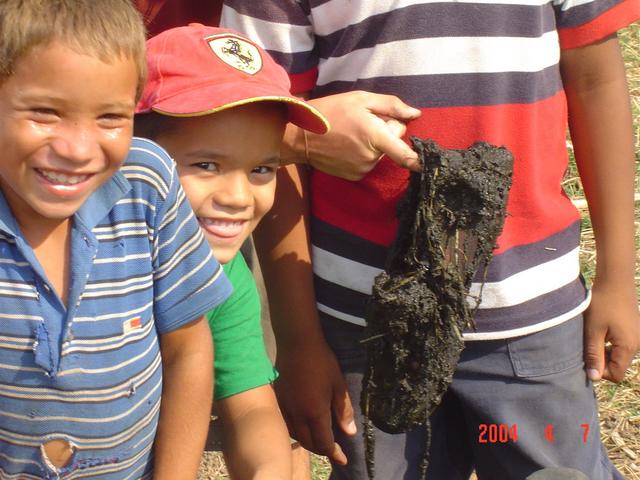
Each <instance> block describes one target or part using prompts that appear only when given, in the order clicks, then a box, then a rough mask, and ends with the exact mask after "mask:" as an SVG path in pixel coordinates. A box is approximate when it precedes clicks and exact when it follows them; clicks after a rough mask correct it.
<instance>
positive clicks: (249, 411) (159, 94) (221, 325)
mask: <svg viewBox="0 0 640 480" xmlns="http://www.w3.org/2000/svg"><path fill="white" fill-rule="evenodd" d="M147 63H148V68H149V79H148V81H147V84H146V85H145V88H144V92H143V94H142V98H141V100H140V102H139V103H138V107H137V113H138V115H136V120H135V131H136V134H140V135H142V136H146V137H149V138H152V139H154V140H156V141H157V142H158V143H160V145H162V146H163V147H164V148H166V149H167V151H168V152H169V153H170V154H171V155H172V156H173V157H174V160H175V162H176V168H177V171H178V174H179V175H180V181H181V183H182V186H183V188H184V190H185V193H186V195H187V198H188V199H189V202H190V203H191V206H192V207H193V210H194V213H195V215H196V217H197V218H198V221H199V223H200V226H201V228H202V230H203V232H204V235H205V238H206V239H207V240H208V242H209V244H210V246H211V248H212V249H213V252H214V255H215V256H216V258H217V259H218V260H219V261H220V262H221V263H222V264H224V271H225V273H226V274H227V276H228V278H229V280H230V282H231V283H232V285H233V289H234V291H233V295H232V296H231V297H230V298H229V299H228V300H227V301H226V302H225V303H224V304H222V305H221V306H220V307H217V308H215V309H213V310H211V311H210V312H207V315H206V317H207V319H208V321H209V325H210V327H211V331H212V332H213V338H214V344H215V392H214V394H215V401H216V407H217V412H218V413H219V417H220V422H216V423H217V424H218V425H219V424H222V425H224V429H223V430H224V431H223V433H224V438H223V451H224V454H225V459H226V462H227V466H228V468H229V472H230V474H231V476H232V478H241V479H249V478H251V479H258V478H265V479H270V480H276V479H283V480H288V479H291V478H292V470H293V472H294V475H301V476H294V478H307V475H308V474H309V473H308V470H309V469H308V465H306V464H305V467H306V469H307V472H306V475H304V472H300V471H297V470H296V467H298V466H299V465H298V463H299V462H296V461H295V460H299V456H300V453H299V452H300V450H296V452H298V453H297V454H296V455H295V456H294V462H293V466H292V465H291V464H292V462H291V460H292V454H291V441H290V439H289V435H288V433H287V428H286V425H285V423H284V421H283V418H282V415H281V413H280V410H279V408H278V404H277V401H276V397H275V394H274V392H273V389H272V387H271V383H272V382H273V381H274V380H275V378H276V371H275V369H274V368H273V366H272V364H271V362H270V360H269V358H268V356H267V354H266V351H265V345H264V341H263V335H262V328H261V324H260V320H261V319H260V299H259V296H258V292H257V289H256V285H255V282H254V280H253V277H252V274H251V271H250V270H249V268H248V267H247V265H246V263H245V261H244V259H243V258H242V254H241V253H240V251H239V250H240V247H241V246H242V244H243V242H244V241H245V240H246V239H247V238H248V237H249V235H251V233H252V232H253V230H254V229H255V228H256V226H257V225H258V222H260V220H261V219H262V218H263V217H264V216H265V214H266V213H267V212H268V211H269V209H270V208H271V205H272V203H273V198H274V193H275V189H276V171H277V169H278V167H279V165H280V163H281V154H280V146H281V143H282V137H283V135H284V132H285V127H286V125H287V123H288V122H291V124H294V125H297V126H299V127H300V128H301V129H304V131H307V130H309V131H311V132H315V133H319V134H322V133H325V132H326V131H327V130H328V124H327V122H326V120H325V119H324V117H323V116H322V115H321V114H320V113H319V112H318V111H317V110H316V109H314V108H313V107H311V106H310V105H308V104H307V103H306V102H304V101H302V100H300V99H298V98H296V97H293V96H292V95H291V93H290V92H289V85H290V84H289V78H288V76H287V74H286V72H285V70H284V69H283V68H282V67H280V66H279V65H278V64H276V63H275V61H274V60H273V59H272V58H271V57H270V56H269V54H268V53H266V52H265V51H264V50H263V49H262V48H260V47H258V46H257V45H255V44H254V43H253V42H252V41H251V40H250V39H248V38H246V37H244V36H243V35H239V34H238V33H236V32H233V31H230V30H226V29H220V28H215V27H208V26H205V25H201V24H190V25H188V26H184V27H177V28H172V29H169V30H166V31H164V32H162V33H160V34H159V35H157V36H155V37H153V38H151V39H150V40H149V41H148V42H147ZM292 467H293V468H292Z"/></svg>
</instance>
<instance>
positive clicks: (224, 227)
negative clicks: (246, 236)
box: [198, 217, 247, 238]
mask: <svg viewBox="0 0 640 480" xmlns="http://www.w3.org/2000/svg"><path fill="white" fill-rule="evenodd" d="M198 222H200V225H201V226H202V228H203V229H204V230H205V231H207V232H208V233H210V234H212V235H214V236H216V237H222V238H233V237H237V236H238V235H240V234H241V233H242V232H243V230H244V226H245V224H246V223H247V221H246V220H218V219H214V218H204V217H198Z"/></svg>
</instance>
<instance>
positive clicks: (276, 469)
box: [218, 385, 291, 480]
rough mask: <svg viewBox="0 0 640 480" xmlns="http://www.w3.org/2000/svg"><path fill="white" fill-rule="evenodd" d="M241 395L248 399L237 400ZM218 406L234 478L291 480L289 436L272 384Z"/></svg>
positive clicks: (226, 452) (226, 457)
mask: <svg viewBox="0 0 640 480" xmlns="http://www.w3.org/2000/svg"><path fill="white" fill-rule="evenodd" d="M241 396H246V397H248V398H247V399H246V400H242V399H237V398H234V397H241ZM236 400H237V401H236ZM218 406H219V410H220V417H221V418H222V421H223V425H224V432H225V442H224V456H225V460H226V462H227V467H228V468H229V472H230V474H231V478H237V479H243V480H245V479H246V480H249V479H250V480H259V479H271V480H279V479H282V480H288V479H289V478H291V445H290V441H289V434H288V432H287V428H286V426H285V424H284V420H283V419H282V415H281V414H280V410H279V409H278V404H277V402H276V399H275V395H274V393H273V390H272V389H271V386H270V385H265V386H263V387H258V388H257V389H254V390H253V391H249V392H243V393H241V394H239V395H234V396H233V397H230V398H229V399H225V400H222V401H221V402H220V403H219V404H218Z"/></svg>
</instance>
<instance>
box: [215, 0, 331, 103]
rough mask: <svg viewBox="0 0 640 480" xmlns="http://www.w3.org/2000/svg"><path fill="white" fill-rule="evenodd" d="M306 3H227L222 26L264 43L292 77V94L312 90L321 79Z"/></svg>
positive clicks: (287, 0) (290, 0)
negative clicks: (318, 77)
mask: <svg viewBox="0 0 640 480" xmlns="http://www.w3.org/2000/svg"><path fill="white" fill-rule="evenodd" d="M309 15H310V9H309V5H308V4H307V2H305V1H295V0H273V1H269V2H246V1H244V0H226V1H225V2H224V6H223V8H222V16H221V18H220V25H221V26H224V27H226V28H231V29H233V30H236V31H238V32H242V33H244V34H245V35H247V36H248V37H249V38H251V39H252V40H254V41H255V42H257V43H258V44H260V45H261V46H262V47H263V48H264V49H265V50H267V51H268V52H269V54H270V55H271V56H272V57H273V58H274V59H275V60H276V62H278V63H279V64H280V65H282V66H283V67H284V68H285V70H287V72H289V76H290V78H291V92H292V93H302V92H307V91H309V90H311V89H312V88H313V87H314V86H315V84H316V79H317V76H318V61H319V58H318V55H317V49H316V48H315V47H316V45H315V35H314V30H313V25H312V24H311V21H310V17H309Z"/></svg>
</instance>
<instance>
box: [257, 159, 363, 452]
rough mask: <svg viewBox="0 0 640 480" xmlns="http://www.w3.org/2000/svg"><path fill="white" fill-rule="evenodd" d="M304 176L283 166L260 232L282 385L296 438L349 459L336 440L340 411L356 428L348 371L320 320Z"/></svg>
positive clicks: (347, 427)
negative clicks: (344, 372) (345, 376)
mask: <svg viewBox="0 0 640 480" xmlns="http://www.w3.org/2000/svg"><path fill="white" fill-rule="evenodd" d="M300 174H302V178H301V176H300ZM304 177H305V169H304V167H299V168H298V167H296V166H289V167H286V168H281V169H279V171H278V186H277V190H276V202H275V204H274V207H273V209H272V210H271V211H270V212H269V213H268V214H267V216H265V218H264V219H263V221H262V222H261V223H260V225H259V226H258V228H257V229H256V231H255V232H254V241H255V245H256V250H257V251H258V255H259V258H260V267H261V269H262V275H263V277H264V280H265V286H266V288H267V293H268V297H269V305H270V311H271V323H272V326H273V330H274V333H275V337H276V342H277V359H276V367H277V369H278V371H279V373H280V377H279V378H278V380H277V381H276V382H275V388H276V393H277V396H278V401H279V403H280V407H281V408H282V413H283V415H284V418H285V421H286V422H287V426H288V427H289V432H290V434H291V436H292V437H294V438H295V439H296V440H298V441H299V442H300V444H301V445H302V446H303V447H304V448H306V449H307V450H311V451H313V452H315V453H318V454H321V455H326V456H328V457H330V458H331V459H333V460H334V461H336V462H338V463H346V461H347V459H346V457H345V455H344V453H343V452H342V450H341V449H340V447H339V446H338V444H337V443H335V441H334V438H333V433H332V430H331V423H332V412H333V414H334V415H335V418H336V420H337V422H338V423H339V425H340V427H341V428H342V429H343V430H344V431H345V432H346V433H347V434H355V432H356V427H355V424H354V422H353V409H352V407H351V401H350V399H349V395H348V393H347V389H346V385H345V382H344V379H343V377H342V373H341V371H340V368H339V366H338V364H337V361H336V359H335V357H334V355H333V352H332V351H331V350H330V348H329V347H328V346H327V344H326V342H325V340H324V336H323V333H322V330H321V328H320V324H319V321H318V313H317V310H316V304H315V294H314V288H313V273H312V269H311V257H310V251H309V243H308V224H307V203H306V194H305V185H306V182H305V178H304Z"/></svg>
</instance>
